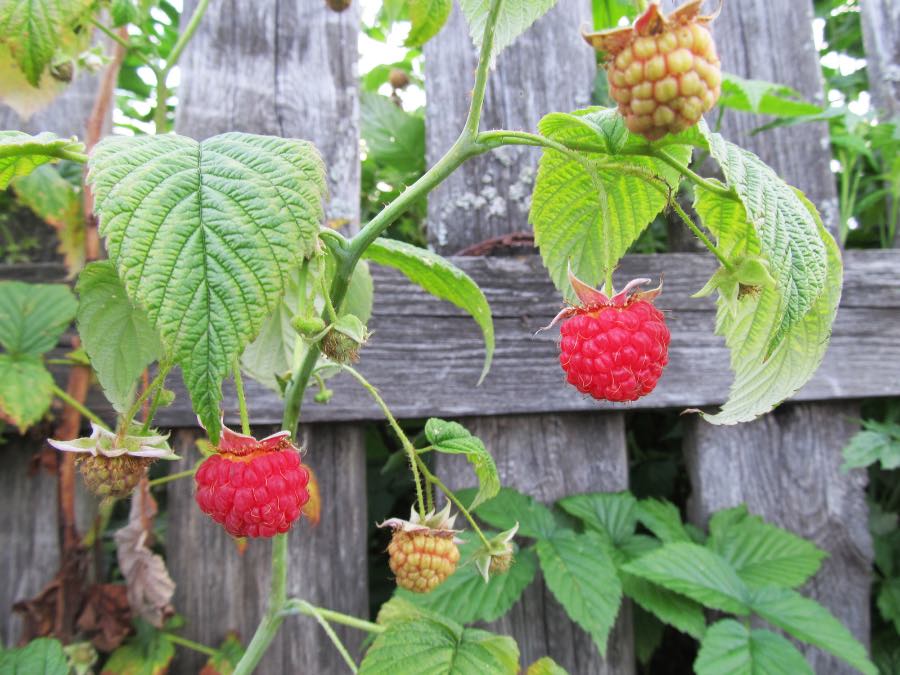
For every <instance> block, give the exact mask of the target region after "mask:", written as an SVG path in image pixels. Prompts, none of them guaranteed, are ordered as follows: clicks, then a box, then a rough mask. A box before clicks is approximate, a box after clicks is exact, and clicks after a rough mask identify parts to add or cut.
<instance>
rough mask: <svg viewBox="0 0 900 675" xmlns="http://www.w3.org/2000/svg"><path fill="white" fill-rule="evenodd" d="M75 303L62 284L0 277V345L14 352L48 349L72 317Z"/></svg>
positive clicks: (70, 292)
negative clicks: (2, 278) (26, 281)
mask: <svg viewBox="0 0 900 675" xmlns="http://www.w3.org/2000/svg"><path fill="white" fill-rule="evenodd" d="M76 306H77V303H76V302H75V296H74V295H72V291H70V290H69V288H68V286H64V285H62V284H26V283H23V282H21V281H0V345H2V346H3V348H4V349H6V351H8V352H9V353H10V354H13V355H30V356H40V355H42V354H44V353H45V352H48V351H50V350H51V349H53V348H54V347H55V346H56V344H57V342H58V341H59V336H60V335H62V334H63V332H64V331H65V330H66V328H68V327H69V324H71V323H72V319H74V318H75V308H76Z"/></svg>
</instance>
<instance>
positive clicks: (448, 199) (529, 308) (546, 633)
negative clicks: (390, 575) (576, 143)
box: [371, 0, 634, 675]
mask: <svg viewBox="0 0 900 675" xmlns="http://www.w3.org/2000/svg"><path fill="white" fill-rule="evenodd" d="M589 17H590V3H589V2H586V0H562V2H560V3H559V4H558V5H557V6H556V7H555V8H554V9H553V10H551V11H550V12H549V13H548V14H547V15H546V16H544V17H543V18H542V19H540V20H539V21H538V22H536V23H535V25H533V26H532V27H531V28H530V29H529V30H528V31H527V32H526V33H525V34H524V35H523V36H522V37H520V38H519V39H518V40H517V41H516V42H515V43H514V44H513V45H512V46H511V47H510V48H509V49H507V50H506V51H505V52H503V53H502V54H501V55H500V56H499V58H498V59H497V69H496V71H495V72H494V73H493V74H492V78H491V80H490V84H489V86H488V90H487V96H486V99H485V111H484V117H483V119H482V128H485V129H487V128H492V127H502V128H507V129H526V130H533V129H534V128H535V127H536V125H537V122H538V120H539V119H540V118H541V117H542V116H543V115H545V114H546V113H548V112H552V111H555V110H573V109H575V108H579V107H583V106H584V105H586V104H587V103H588V101H589V98H590V92H591V90H592V86H593V80H594V75H595V73H596V68H595V65H594V58H595V57H594V54H593V52H592V51H591V50H590V49H588V48H586V45H584V43H583V42H582V41H581V40H580V38H578V36H577V30H578V28H579V26H580V25H581V23H582V22H583V21H584V20H586V19H588V18H589ZM550 45H552V48H549V47H548V46H550ZM475 63H476V61H475V54H474V49H473V47H472V44H471V42H470V40H469V37H468V30H467V27H466V25H465V21H464V20H463V17H462V14H461V12H460V11H459V9H458V7H455V8H454V11H453V16H452V17H451V19H450V21H449V23H448V25H447V26H445V28H444V30H443V31H442V32H441V33H440V34H439V35H438V37H437V38H436V39H435V40H433V41H432V42H431V43H429V45H427V46H426V77H425V83H426V92H427V96H428V100H429V102H434V101H440V105H438V106H435V105H433V103H432V104H431V105H429V106H428V107H427V108H426V115H427V117H426V129H427V147H428V160H429V162H430V163H433V162H435V161H436V160H437V159H438V158H439V157H440V155H441V154H442V153H443V152H444V151H445V150H446V149H447V148H448V147H449V146H450V144H451V143H452V142H453V140H454V138H455V137H456V135H457V134H458V133H459V130H460V129H461V128H462V126H463V123H464V121H465V116H466V109H467V107H468V98H467V97H465V96H463V95H462V92H465V91H469V90H470V88H471V73H472V71H473V70H474V67H475ZM560 73H565V74H566V75H565V77H562V78H561V77H560V76H559V74H560ZM549 82H553V85H552V86H547V83H549ZM538 156H539V153H538V152H536V151H535V150H534V149H533V148H504V149H503V150H501V151H499V152H495V153H492V154H491V155H489V156H486V157H482V158H478V159H477V160H475V161H472V162H469V163H467V164H466V165H465V166H464V167H463V168H462V170H460V171H458V172H457V173H455V174H454V175H453V176H451V177H450V179H449V180H447V181H446V182H445V183H444V184H443V185H441V186H440V187H439V188H438V189H437V190H436V191H435V192H434V193H432V194H431V195H430V196H429V202H428V216H429V218H428V236H429V241H430V243H431V244H432V246H433V247H434V248H435V250H437V251H438V252H440V253H444V254H446V253H452V252H454V251H457V250H459V249H461V248H464V247H466V246H468V245H471V244H475V243H477V242H480V241H483V240H485V239H488V238H490V237H494V236H497V235H503V234H508V233H511V232H516V231H520V230H527V229H529V226H528V223H527V220H528V208H529V204H530V195H531V190H532V186H533V179H534V174H535V168H536V166H537V159H538ZM459 262H461V263H463V264H465V265H466V266H471V269H472V270H473V271H474V269H476V268H479V267H480V268H482V269H484V270H485V271H488V270H490V272H489V274H487V275H486V276H485V277H484V278H483V280H484V281H487V280H488V279H489V278H492V279H499V278H506V279H507V280H508V281H509V282H511V284H512V285H516V284H518V283H520V284H522V285H523V286H530V285H531V284H530V282H531V281H533V280H535V279H534V278H533V277H532V278H528V279H523V278H521V277H519V275H518V274H517V273H516V272H515V271H513V268H514V267H516V266H523V265H524V266H528V267H532V268H533V269H535V271H538V269H537V268H534V265H535V263H536V262H537V256H528V257H525V258H520V259H517V260H514V261H513V260H510V259H491V258H475V259H469V260H466V259H460V260H459ZM510 263H512V267H510ZM510 273H512V274H511V275H510ZM541 274H542V275H543V278H544V279H545V278H546V275H545V274H544V273H543V271H541ZM479 276H480V275H479ZM530 276H531V275H529V277H530ZM381 279H383V277H382V276H381V274H379V280H381ZM537 279H541V278H540V277H538V278H537ZM538 283H539V286H538V287H540V285H541V281H538ZM531 288H532V290H537V289H535V288H534V287H531ZM380 290H381V282H380V281H379V289H378V291H376V293H378V292H380ZM547 291H550V292H551V296H550V297H546V296H545V298H544V300H545V301H546V300H549V301H550V303H551V305H550V306H547V305H544V303H543V302H542V305H543V306H547V307H548V309H550V307H552V305H553V304H558V302H559V299H558V297H557V296H556V294H555V293H554V292H552V290H551V289H549V288H543V289H541V290H540V291H539V292H540V293H541V294H543V293H545V292H547ZM382 298H383V296H381V297H379V296H378V295H376V305H377V306H378V308H379V309H377V310H376V311H381V308H383V307H385V305H384V304H382V303H383V302H384V301H383V299H382ZM551 298H552V299H551ZM489 300H490V301H491V304H492V306H493V308H494V312H495V320H496V322H497V328H498V329H500V326H501V325H503V326H504V328H503V329H500V330H501V331H505V330H506V329H507V328H508V329H512V330H513V331H515V332H516V333H518V334H519V337H518V338H516V339H515V344H517V345H518V346H517V347H515V348H514V349H515V351H517V352H518V356H517V357H513V358H512V359H510V360H508V361H507V360H506V359H505V357H504V365H503V366H501V368H503V370H506V371H507V372H509V373H510V374H511V375H512V376H513V377H512V379H511V380H510V381H509V382H507V383H506V384H504V385H503V386H502V387H500V388H497V387H496V386H491V385H488V386H489V387H491V389H492V391H490V393H488V391H487V388H486V387H484V386H483V387H478V388H474V387H472V386H471V384H473V383H474V382H476V381H477V375H475V378H474V379H471V376H472V375H473V374H474V373H471V372H469V371H468V368H467V367H464V368H460V366H461V365H462V364H461V363H460V357H462V356H463V355H465V354H470V355H472V356H475V358H476V360H477V359H478V358H479V357H480V356H481V354H480V352H481V350H480V349H479V348H478V346H477V343H476V344H474V345H470V346H463V345H461V344H456V345H453V346H451V347H450V350H449V351H448V352H445V353H444V354H443V358H442V359H432V353H433V350H436V349H437V350H443V347H444V346H445V345H447V346H450V344H452V343H451V342H448V340H447V336H442V337H440V338H437V336H435V337H436V339H434V340H430V339H424V340H423V339H422V337H424V336H422V331H423V330H427V326H428V325H429V324H432V323H433V322H434V318H433V315H430V313H429V314H424V315H423V314H420V313H419V312H417V311H415V310H413V311H412V312H410V311H409V309H410V307H409V305H408V304H406V305H405V306H402V305H401V306H397V310H398V311H401V312H403V313H404V315H405V316H404V317H403V319H404V320H403V321H402V322H400V321H394V322H390V323H389V324H387V325H385V332H387V331H393V330H396V327H401V326H404V324H406V325H405V326H404V331H405V332H406V335H405V336H401V335H397V336H396V338H391V341H392V342H394V340H395V339H396V344H397V345H402V347H401V349H402V350H403V354H404V356H403V358H404V359H405V360H406V361H407V363H408V366H407V368H405V369H404V370H406V372H407V374H408V368H410V367H412V368H416V369H418V368H420V367H422V368H423V371H422V374H421V375H419V376H410V377H409V378H408V379H406V378H404V381H405V382H416V383H417V386H416V388H415V389H414V391H413V392H411V393H412V394H413V395H414V396H416V397H417V398H418V400H421V401H429V402H432V401H433V400H434V398H433V396H434V394H435V393H437V392H436V391H435V392H432V391H429V390H430V389H432V387H431V385H430V384H429V383H435V384H436V385H437V387H444V386H447V384H448V383H449V382H452V381H454V380H457V378H458V377H459V376H460V375H462V377H463V379H462V380H458V381H459V382H460V383H461V384H462V383H464V382H465V383H469V386H467V387H464V389H463V390H462V391H459V392H458V393H457V396H456V397H455V405H454V402H451V401H449V400H448V401H444V402H443V403H445V404H449V405H441V406H439V410H440V414H442V415H443V416H447V415H448V414H451V415H452V414H454V411H453V408H454V407H458V406H459V405H460V404H462V405H465V406H466V407H467V409H468V411H469V412H477V411H480V412H485V413H486V412H489V411H490V410H491V407H494V406H496V405H497V404H498V403H499V404H500V405H501V406H508V405H510V404H511V405H512V408H513V409H509V410H505V411H502V412H513V411H514V408H515V406H516V405H518V404H519V403H518V402H521V401H522V400H523V399H525V398H528V397H529V394H528V393H527V392H526V391H525V390H526V388H527V387H528V384H527V380H528V378H529V375H530V374H529V373H523V372H522V371H520V370H518V367H517V365H516V362H517V361H519V365H522V362H521V359H522V358H523V357H525V358H528V357H526V354H525V352H526V351H528V350H530V349H533V348H534V347H535V346H537V345H536V344H535V341H534V340H531V339H529V338H528V337H527V333H531V332H533V331H534V330H535V329H536V328H537V327H539V326H540V325H541V323H540V321H542V320H546V318H547V317H548V316H551V315H552V313H553V312H552V311H550V312H548V313H547V316H541V315H540V313H539V311H538V312H536V313H535V314H534V315H532V316H527V314H529V313H531V312H533V311H534V310H536V309H537V306H535V305H534V304H532V303H531V302H529V301H527V300H526V301H524V303H522V302H515V303H513V304H512V305H510V304H508V301H509V300H510V298H509V296H508V295H506V294H503V293H501V294H493V293H490V294H489ZM523 300H524V299H523ZM503 307H505V309H504V308H503ZM504 315H505V316H504ZM469 323H470V325H469V326H468V327H467V328H464V330H466V331H470V330H471V329H472V328H473V326H472V325H471V320H469ZM454 332H456V331H454ZM470 334H472V333H470ZM414 335H415V336H417V337H416V339H414V340H413V339H412V338H413V336H414ZM418 336H421V337H418ZM475 336H476V339H479V338H477V332H476V333H475ZM523 338H524V340H523ZM499 343H502V344H503V345H504V347H505V345H506V343H505V341H504V340H503V338H502V337H501V339H500V340H499V341H498V344H499ZM539 344H540V345H541V347H542V349H541V351H542V352H543V353H544V354H545V356H546V357H548V358H547V360H545V361H543V363H542V365H548V366H550V368H551V369H552V370H547V371H545V372H546V373H548V374H549V373H551V372H552V373H553V374H552V375H551V378H550V379H551V385H550V388H548V389H545V390H544V391H543V392H542V393H540V394H539V395H540V398H542V399H543V403H542V404H541V405H540V407H538V408H535V410H536V411H544V410H552V409H553V408H552V407H550V406H548V399H549V398H550V395H551V392H552V393H553V394H555V393H557V392H559V393H562V389H563V388H564V385H562V377H561V375H560V373H559V371H558V368H559V366H558V365H557V362H556V356H555V349H556V348H555V338H554V337H551V336H547V338H546V339H542V340H541V341H540V343H539ZM419 345H421V348H420V347H419ZM509 346H511V347H512V346H513V343H510V344H509ZM410 349H412V350H415V351H414V354H412V358H411V357H410V356H411V355H410ZM501 349H503V348H502V347H501ZM498 356H499V351H498ZM509 356H512V354H509ZM374 360H375V359H374V358H372V359H371V361H373V362H374ZM498 365H499V363H498ZM516 371H517V372H516ZM401 372H402V371H401ZM410 375H411V374H410ZM385 379H386V378H381V380H382V381H381V382H378V384H379V385H380V386H381V385H384V384H385V382H384V380H385ZM494 383H495V385H496V384H497V383H498V381H496V380H495V382H494ZM437 387H435V388H437ZM482 390H483V391H482ZM384 393H387V392H386V391H385V392H384ZM534 393H535V394H537V393H538V392H537V391H535V392H534ZM565 393H568V392H565ZM476 399H478V403H476ZM388 400H389V401H392V399H388ZM489 402H490V403H489ZM486 404H487V405H489V406H491V407H489V408H485V407H484V406H485V405H486ZM466 423H467V425H468V426H469V427H470V428H471V430H472V431H473V433H475V434H476V435H477V436H479V437H481V438H482V439H483V440H484V441H485V443H486V445H487V447H488V448H489V450H490V451H491V453H492V454H493V456H494V458H495V460H496V461H497V465H498V469H499V472H500V480H501V482H502V484H503V485H506V486H509V487H515V488H517V489H518V490H521V491H522V492H525V493H527V494H530V495H532V496H534V497H535V498H537V499H539V500H541V501H544V502H553V501H555V500H557V499H559V498H560V497H563V496H564V495H567V494H572V493H576V492H587V491H595V490H622V489H625V488H626V487H627V485H628V461H627V457H626V453H625V428H624V422H623V417H622V415H620V414H617V413H615V414H597V413H596V412H592V413H588V414H580V415H572V414H567V415H546V414H543V415H533V416H525V415H502V416H499V417H474V418H471V419H468V420H466ZM436 468H437V470H438V472H439V474H440V475H441V476H442V477H444V479H445V480H448V481H450V482H451V483H452V484H454V485H457V486H461V485H470V484H471V482H472V475H471V472H470V469H469V468H468V467H466V466H462V465H461V464H460V463H459V462H454V461H451V460H450V459H448V458H445V457H437V458H436ZM491 627H492V628H493V629H494V630H497V631H499V632H501V633H507V634H510V635H512V636H513V637H514V638H515V639H516V641H517V642H518V643H519V649H520V650H521V653H522V659H521V661H522V663H523V664H525V665H526V666H527V664H529V663H531V662H533V661H535V660H537V659H538V658H540V657H542V656H546V655H550V656H552V657H553V658H554V659H555V660H556V661H557V662H558V663H560V664H561V665H562V666H563V667H564V668H567V669H568V670H569V672H573V673H610V674H613V673H614V674H615V675H628V674H629V673H633V672H634V650H633V640H632V626H631V613H630V608H629V607H627V606H626V608H625V610H624V611H623V612H622V614H621V616H620V619H619V621H618V622H617V625H616V627H615V629H614V631H613V634H612V635H611V637H610V641H609V644H610V646H609V651H608V652H607V659H606V660H603V659H602V658H601V657H600V654H599V652H598V651H597V649H596V647H595V646H594V644H593V642H592V641H591V639H590V637H589V636H588V635H587V633H585V632H584V631H583V630H581V629H580V628H579V627H578V626H577V625H575V624H574V623H573V622H572V621H571V620H569V618H568V617H567V616H566V613H565V611H564V610H563V608H562V606H561V605H560V604H559V603H558V602H557V601H556V600H555V598H553V596H552V594H551V593H550V592H549V591H548V590H547V588H546V586H545V585H544V582H543V580H542V579H541V578H540V575H539V578H538V580H537V581H536V582H535V583H534V584H532V585H531V586H530V587H529V588H527V589H526V590H525V592H524V593H523V594H522V598H521V599H520V601H519V602H518V603H517V604H516V605H515V607H514V608H513V610H512V611H511V612H510V613H509V614H508V615H507V616H506V617H504V618H503V619H502V620H500V621H498V622H496V623H494V624H492V626H491Z"/></svg>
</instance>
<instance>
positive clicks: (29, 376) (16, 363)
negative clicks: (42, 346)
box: [0, 354, 54, 433]
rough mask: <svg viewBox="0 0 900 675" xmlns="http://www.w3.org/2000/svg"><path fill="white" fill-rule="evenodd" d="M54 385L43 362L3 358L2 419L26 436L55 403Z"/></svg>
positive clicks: (0, 380)
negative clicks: (30, 428)
mask: <svg viewBox="0 0 900 675" xmlns="http://www.w3.org/2000/svg"><path fill="white" fill-rule="evenodd" d="M53 385H54V382H53V376H52V375H51V374H50V371H48V370H47V368H45V367H44V363H43V362H42V361H41V359H40V358H38V357H36V356H30V355H28V354H24V355H14V354H0V417H2V418H3V419H5V420H7V421H8V422H12V423H13V424H15V425H16V426H17V427H18V428H19V431H21V432H22V433H25V431H26V430H27V429H28V427H30V426H31V425H32V424H34V423H35V422H38V421H39V420H40V419H41V418H42V417H43V416H44V413H46V412H47V409H48V408H49V407H50V404H51V403H52V402H53Z"/></svg>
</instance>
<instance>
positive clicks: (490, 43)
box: [463, 0, 503, 139]
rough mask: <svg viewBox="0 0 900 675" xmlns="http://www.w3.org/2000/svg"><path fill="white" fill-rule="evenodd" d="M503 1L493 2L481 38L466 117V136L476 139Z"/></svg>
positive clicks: (494, 0) (496, 0)
mask: <svg viewBox="0 0 900 675" xmlns="http://www.w3.org/2000/svg"><path fill="white" fill-rule="evenodd" d="M502 4H503V0H492V1H491V8H490V10H489V11H488V16H487V19H486V20H485V23H484V34H483V35H482V36H481V53H480V54H479V55H478V68H477V69H476V70H475V86H474V87H473V88H472V101H471V102H470V103H469V114H468V116H467V117H466V126H465V128H464V130H463V135H464V136H466V135H467V136H469V137H470V138H473V139H474V138H475V136H476V134H478V127H479V125H480V124H481V109H482V108H483V107H484V92H485V89H486V88H487V78H488V70H489V69H490V66H491V60H492V59H491V50H492V49H493V48H494V30H495V29H496V27H497V17H498V16H499V15H500V7H501V5H502Z"/></svg>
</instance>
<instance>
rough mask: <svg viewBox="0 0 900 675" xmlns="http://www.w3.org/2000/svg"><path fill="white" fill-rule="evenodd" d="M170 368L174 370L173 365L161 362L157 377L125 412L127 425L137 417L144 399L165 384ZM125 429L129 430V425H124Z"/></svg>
mask: <svg viewBox="0 0 900 675" xmlns="http://www.w3.org/2000/svg"><path fill="white" fill-rule="evenodd" d="M170 370H172V366H170V365H168V364H160V366H159V372H157V373H156V377H154V378H153V381H152V382H150V384H148V385H147V388H146V389H144V391H142V392H141V395H140V396H138V397H137V399H135V401H134V403H132V404H131V407H130V408H129V409H128V412H126V413H125V423H126V425H127V424H131V422H132V421H133V420H134V418H135V417H137V414H138V411H139V410H140V409H141V406H142V405H144V401H146V400H147V397H149V396H150V394H152V393H153V392H154V391H155V390H156V389H157V388H161V387H162V386H163V384H164V383H165V381H166V376H167V375H168V374H169V371H170ZM123 431H127V426H126V427H123Z"/></svg>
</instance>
